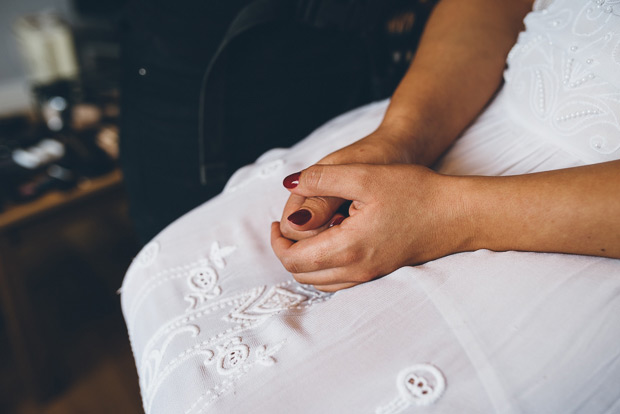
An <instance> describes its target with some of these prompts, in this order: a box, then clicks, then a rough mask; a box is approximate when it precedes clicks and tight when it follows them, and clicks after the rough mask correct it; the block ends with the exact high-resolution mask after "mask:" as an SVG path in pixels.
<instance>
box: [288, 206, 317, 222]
mask: <svg viewBox="0 0 620 414" xmlns="http://www.w3.org/2000/svg"><path fill="white" fill-rule="evenodd" d="M311 218H312V213H311V212H310V211H309V210H306V209H303V208H302V209H301V210H297V211H296V212H294V213H293V214H291V215H290V216H288V218H287V220H288V221H290V222H291V223H294V224H297V225H298V226H301V225H303V224H306V223H307V222H308V221H310V219H311Z"/></svg>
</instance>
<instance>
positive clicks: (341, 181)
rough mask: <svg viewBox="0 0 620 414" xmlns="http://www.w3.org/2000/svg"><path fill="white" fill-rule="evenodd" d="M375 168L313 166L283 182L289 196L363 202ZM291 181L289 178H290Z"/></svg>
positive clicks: (354, 165)
mask: <svg viewBox="0 0 620 414" xmlns="http://www.w3.org/2000/svg"><path fill="white" fill-rule="evenodd" d="M376 169H377V167H376V166H372V165H365V164H348V165H313V166H311V167H309V168H307V169H305V170H303V171H301V172H299V173H295V174H291V175H289V176H288V177H286V178H285V179H284V185H285V187H286V188H288V189H289V191H291V192H292V193H293V194H298V195H301V196H304V197H317V196H324V197H325V196H327V197H337V198H342V199H345V200H358V201H366V198H367V194H368V189H369V186H370V184H371V182H372V175H373V173H375V172H376V171H377V170H376ZM291 177H292V178H291Z"/></svg>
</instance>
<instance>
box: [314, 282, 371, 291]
mask: <svg viewBox="0 0 620 414" xmlns="http://www.w3.org/2000/svg"><path fill="white" fill-rule="evenodd" d="M359 284H360V283H337V284H334V285H314V286H313V287H314V288H315V289H316V290H320V291H321V292H330V293H331V292H337V291H339V290H343V289H349V288H351V287H353V286H357V285H359Z"/></svg>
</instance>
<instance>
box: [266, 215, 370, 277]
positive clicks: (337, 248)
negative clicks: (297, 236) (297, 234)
mask: <svg viewBox="0 0 620 414" xmlns="http://www.w3.org/2000/svg"><path fill="white" fill-rule="evenodd" d="M345 222H346V221H345ZM345 233H348V232H347V231H345V229H344V228H343V227H342V225H340V226H335V227H333V228H331V229H328V230H327V231H324V232H322V233H319V234H317V235H316V236H314V237H311V238H308V239H304V240H300V241H298V242H292V241H291V240H289V239H287V238H285V237H284V236H282V233H281V232H280V228H279V226H278V225H277V223H274V224H272V227H271V247H272V249H273V251H274V253H275V254H276V256H277V257H278V259H280V261H281V262H282V264H283V265H284V268H285V269H286V270H288V271H289V272H291V273H294V274H295V273H300V274H301V273H308V272H315V271H319V270H324V269H331V268H336V267H341V266H344V265H347V264H350V263H353V262H355V261H356V260H358V259H359V254H358V252H357V250H356V249H352V248H351V247H350V243H349V242H348V240H347V239H348V236H347V235H346V234H345ZM330 283H331V282H330ZM310 284H312V283H310Z"/></svg>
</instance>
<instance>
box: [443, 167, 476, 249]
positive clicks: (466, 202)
mask: <svg viewBox="0 0 620 414" xmlns="http://www.w3.org/2000/svg"><path fill="white" fill-rule="evenodd" d="M444 178H445V182H444V183H443V185H442V190H443V194H444V200H447V201H446V202H445V204H447V205H448V208H447V209H448V212H447V215H448V228H449V234H446V235H445V237H447V238H448V239H449V240H452V245H451V246H450V249H451V253H461V252H467V251H474V250H478V249H482V248H484V247H485V238H486V235H485V233H484V227H483V224H484V220H483V219H482V209H481V204H480V200H479V197H478V194H479V191H480V184H481V183H480V182H479V181H478V180H477V178H479V177H467V176H444Z"/></svg>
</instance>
